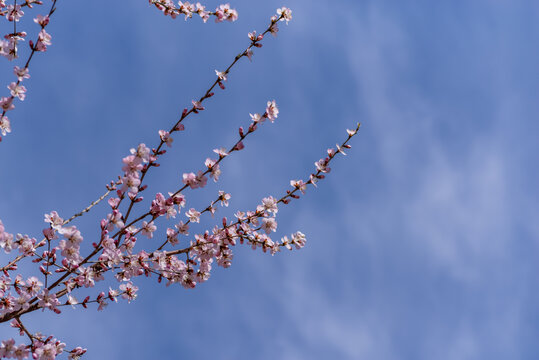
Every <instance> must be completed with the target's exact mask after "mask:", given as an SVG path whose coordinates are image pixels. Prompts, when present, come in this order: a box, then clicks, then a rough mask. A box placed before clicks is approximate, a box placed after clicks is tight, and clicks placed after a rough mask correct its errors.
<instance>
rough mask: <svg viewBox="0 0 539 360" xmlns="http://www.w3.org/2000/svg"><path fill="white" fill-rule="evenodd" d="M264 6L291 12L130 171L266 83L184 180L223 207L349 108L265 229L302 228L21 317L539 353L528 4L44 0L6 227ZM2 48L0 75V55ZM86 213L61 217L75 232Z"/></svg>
mask: <svg viewBox="0 0 539 360" xmlns="http://www.w3.org/2000/svg"><path fill="white" fill-rule="evenodd" d="M48 3H49V2H48V1H46V5H47V6H48ZM205 4H206V5H207V6H208V7H209V8H214V7H215V6H217V5H218V4H219V2H217V1H213V0H211V1H209V0H208V1H206V2H205ZM283 5H286V6H288V7H290V8H292V10H293V17H294V19H293V20H292V21H291V22H290V24H289V25H288V26H285V25H284V23H281V31H280V32H279V36H278V37H277V38H276V39H274V38H272V37H268V38H267V39H265V40H264V42H263V44H264V47H263V48H262V49H258V50H257V51H256V52H255V55H254V58H253V62H252V63H249V61H247V60H246V59H242V61H241V62H240V63H239V64H238V65H237V66H236V67H235V68H234V69H233V71H232V73H231V74H230V76H229V81H228V82H227V84H226V85H227V89H226V91H220V90H219V89H218V91H216V96H215V97H214V98H212V99H209V100H208V101H207V103H206V108H207V110H206V111H204V112H202V113H201V114H200V115H197V116H194V117H190V118H189V119H188V120H187V121H186V123H185V124H186V128H187V131H186V132H185V133H182V134H180V136H178V137H176V140H175V142H174V147H173V148H172V150H171V151H170V153H168V154H167V155H166V156H165V157H164V158H163V161H162V166H161V167H160V168H159V169H156V170H155V171H152V174H151V176H149V183H150V190H149V191H151V192H152V193H155V192H157V191H161V192H166V191H170V190H174V189H177V188H178V187H179V185H180V179H181V174H182V173H183V172H190V171H195V170H197V169H201V168H202V166H203V161H204V160H205V158H206V157H207V156H210V155H211V154H212V152H211V150H212V149H213V148H215V147H220V146H229V144H232V142H233V141H235V138H236V134H237V127H238V126H240V125H245V124H247V123H248V121H249V113H250V112H251V113H253V112H262V111H263V110H264V107H265V103H266V101H267V100H270V99H276V100H277V103H278V104H279V107H280V111H281V112H280V116H279V118H278V120H277V121H276V123H275V124H264V126H263V127H262V128H261V129H260V131H259V132H257V133H256V134H254V136H253V137H252V138H249V139H248V140H247V141H246V149H245V150H244V151H242V152H241V153H236V154H234V156H233V157H231V158H229V159H227V160H226V162H225V163H224V164H223V176H222V180H221V181H220V182H219V183H217V184H213V183H212V184H210V186H208V187H207V188H205V189H203V190H196V191H189V192H188V193H187V199H188V201H189V205H190V206H193V207H198V208H200V207H202V206H205V204H207V202H208V201H209V200H210V199H212V198H214V197H215V196H216V194H217V191H218V190H220V189H222V190H225V191H227V192H230V193H231V194H232V202H231V206H230V208H229V210H228V212H226V211H225V212H223V211H222V210H219V212H220V214H221V216H222V215H223V214H228V215H229V216H230V212H231V211H235V210H248V209H253V208H254V207H255V206H256V205H257V203H258V202H259V201H260V199H261V198H263V197H265V196H267V195H270V194H272V195H274V196H279V195H281V194H283V192H284V191H285V190H286V189H287V188H288V182H289V180H290V179H296V178H300V177H305V175H308V174H309V172H310V171H312V169H313V162H314V161H316V160H318V159H319V158H320V157H322V156H323V155H324V154H325V150H326V148H327V147H330V146H333V145H334V144H335V143H336V142H337V141H341V140H342V139H343V138H344V137H345V136H346V134H345V129H346V128H352V127H353V126H354V125H355V123H356V122H358V121H359V122H361V123H362V124H363V125H362V129H361V131H360V134H359V135H358V136H357V137H356V138H355V139H354V141H353V145H354V146H353V148H352V149H351V150H350V151H348V153H349V155H348V156H347V157H346V158H338V159H336V161H335V162H334V164H333V166H332V168H333V170H332V172H331V174H329V175H330V176H329V177H328V179H327V180H325V181H323V182H321V183H320V185H319V188H318V189H317V190H316V191H312V190H309V191H308V193H307V195H306V196H305V197H304V198H302V199H301V200H300V201H295V202H293V203H292V204H291V205H289V206H287V207H281V209H280V211H279V217H278V221H279V228H278V233H277V235H276V238H277V239H278V238H280V236H282V235H285V234H289V233H292V232H295V231H297V230H301V231H302V232H304V233H305V234H306V235H307V237H308V244H307V246H306V248H305V249H303V250H301V251H297V252H290V253H289V252H285V253H280V254H277V255H276V256H274V257H271V256H270V255H268V254H263V253H262V252H260V251H257V252H253V251H252V250H250V249H249V248H247V247H243V248H242V247H238V248H237V249H236V252H235V258H234V261H233V265H232V267H231V268H230V269H228V270H224V269H222V268H217V269H216V270H215V271H214V272H213V273H212V277H211V279H210V280H209V281H208V282H207V283H205V284H203V285H201V286H200V287H198V288H197V289H196V290H194V291H187V290H184V289H183V288H181V287H180V286H173V287H169V288H166V287H165V286H163V285H158V284H157V283H156V282H155V278H151V279H149V280H146V279H138V281H137V284H138V285H139V287H140V288H141V290H140V295H139V298H138V299H137V300H136V301H135V302H134V303H131V304H129V305H128V304H127V303H125V302H121V303H120V304H118V305H111V306H109V308H108V309H107V310H106V311H104V312H96V311H95V308H92V309H90V310H86V311H82V310H76V311H75V310H70V309H64V313H63V314H62V316H54V314H52V313H51V314H48V313H39V314H35V315H32V319H31V320H30V318H29V320H28V325H29V327H30V328H31V330H33V331H43V332H44V333H46V334H49V333H52V334H54V335H55V336H57V337H58V338H60V339H62V340H63V341H65V342H66V343H67V344H68V347H69V348H72V347H75V346H78V345H80V346H83V347H86V348H88V349H89V353H88V358H89V359H120V358H128V359H183V358H185V359H208V358H216V359H328V358H334V359H537V358H538V357H539V346H538V345H537V344H538V342H537V339H538V337H539V311H538V309H539V291H538V286H539V281H538V280H537V270H538V265H537V260H538V251H539V240H538V235H539V221H538V215H539V214H538V210H537V209H538V205H539V204H538V200H539V192H538V189H537V184H538V181H539V176H538V175H539V171H538V166H537V160H538V158H537V155H538V150H539V146H538V141H537V140H538V131H539V127H538V125H537V124H538V120H537V115H538V114H539V101H538V94H539V66H538V64H539V49H538V47H537V44H538V43H539V25H538V22H537V19H538V17H539V4H538V3H537V2H535V1H515V0H506V1H504V0H488V1H487V0H484V1H473V2H472V1H452V2H442V3H440V2H432V1H406V2H403V1H363V0H350V1H344V0H343V1H319V0H308V1H307V0H288V1H287V2H285V3H281V2H276V1H273V0H267V1H247V0H236V1H234V2H233V3H232V6H233V7H235V8H236V9H237V10H238V12H239V19H238V21H237V22H235V23H233V24H230V23H223V24H215V23H213V21H210V22H208V23H207V24H203V23H202V21H201V20H200V19H198V18H193V19H192V20H190V21H188V22H185V21H184V20H183V18H177V19H176V20H172V19H170V18H168V17H164V16H163V15H162V14H161V13H160V12H159V11H157V9H154V8H153V7H150V6H149V5H148V2H147V1H144V0H140V1H106V0H95V1H90V2H88V1H84V2H83V1H80V0H71V1H65V0H59V2H58V11H57V12H56V13H55V14H54V16H53V18H52V20H51V24H50V26H49V27H48V28H47V29H48V30H49V32H50V33H51V34H52V36H53V45H52V46H51V47H50V48H49V51H48V52H47V53H46V54H37V55H36V58H35V59H34V60H33V62H32V64H31V70H30V73H31V76H32V77H31V79H29V80H27V81H25V85H26V87H27V88H28V97H27V99H26V100H25V101H24V102H23V103H21V102H17V103H16V105H17V108H16V109H15V111H13V112H11V113H10V118H11V119H12V128H13V133H12V134H11V135H9V136H7V137H5V139H4V141H3V142H2V143H1V144H0V154H1V158H2V161H1V164H2V166H1V171H0V199H1V200H0V219H2V221H3V222H4V224H5V226H6V228H7V230H8V231H11V232H14V233H16V232H21V233H28V234H30V235H32V236H36V237H37V236H39V234H40V232H41V229H42V228H43V227H44V223H43V214H44V213H47V212H49V211H51V210H57V211H59V212H60V214H61V215H63V216H64V217H68V216H70V215H71V214H73V213H74V212H77V211H79V210H80V209H82V208H83V207H85V206H86V205H87V204H88V203H89V202H90V201H92V200H93V199H95V198H96V197H97V196H98V195H100V194H101V193H102V192H103V190H104V184H105V183H107V182H108V181H110V180H112V179H114V178H115V177H116V176H117V175H118V174H120V168H121V158H122V157H123V156H125V155H127V154H128V151H129V149H130V148H131V147H134V146H136V145H137V144H138V143H139V142H145V143H146V144H148V145H153V144H155V143H156V139H157V130H159V129H168V128H169V127H170V126H171V124H172V123H173V122H174V121H175V120H176V119H177V118H178V115H179V114H180V113H181V109H183V108H184V107H186V106H188V105H189V104H190V102H191V100H192V99H195V98H198V97H200V95H201V94H203V92H204V91H205V89H206V88H207V87H208V86H209V84H210V83H211V82H212V81H213V79H214V76H215V73H214V69H219V70H223V69H224V68H225V67H226V66H227V65H228V64H229V63H230V62H231V60H232V59H233V57H234V56H235V55H236V54H237V53H239V52H240V51H242V50H243V49H244V48H245V47H246V46H247V45H248V39H247V32H249V31H252V30H254V29H257V30H259V31H260V30H263V29H264V28H265V27H266V26H267V23H268V19H269V17H270V16H271V15H272V14H273V13H274V12H275V9H276V8H277V7H280V6H283ZM41 9H42V10H39V11H41V12H44V11H45V9H44V8H43V7H42V8H41ZM33 14H35V12H34V13H33ZM30 20H31V17H30V16H28V17H27V18H26V22H25V23H23V24H26V25H23V24H21V27H22V28H23V29H24V30H26V31H28V32H29V33H30V38H34V37H35V32H36V30H37V25H35V24H33V23H31V22H29V21H30ZM1 23H2V25H1V26H2V27H1V29H2V30H5V31H3V32H2V33H5V32H7V30H6V29H7V28H6V21H5V20H2V22H1ZM25 51H26V50H25ZM0 60H1V63H2V69H1V70H0V80H1V81H0V83H1V84H5V85H7V84H8V83H9V82H11V81H12V79H13V75H12V73H11V68H12V66H13V65H14V64H13V63H8V61H7V60H5V59H0ZM2 86H4V85H2ZM3 93H4V94H7V89H5V88H4V90H3ZM105 211H106V206H101V207H98V208H96V209H94V210H92V212H91V213H90V214H88V215H86V216H85V217H84V218H82V219H80V220H79V221H78V222H77V223H76V224H77V226H79V227H80V228H81V229H82V230H83V234H84V236H85V238H86V240H87V241H88V242H91V241H94V239H95V236H96V234H98V227H97V223H98V220H99V219H100V218H101V217H102V216H103V215H104V214H105ZM139 211H142V210H139ZM208 219H209V217H206V218H205V220H206V221H208ZM217 219H219V217H216V219H215V220H213V221H214V222H215V221H217ZM206 224H207V226H208V227H209V226H211V224H212V222H211V221H209V222H207V223H206ZM203 229H204V228H203V227H201V228H200V229H199V230H200V231H202V230H203ZM140 241H141V242H142V241H148V242H151V241H150V240H147V239H143V238H141V240H140ZM155 241H157V240H155ZM148 246H151V245H148ZM2 259H5V257H3V258H2ZM2 261H5V260H2ZM112 284H113V283H112ZM8 334H9V335H8ZM0 335H2V338H6V337H7V336H14V335H13V332H12V331H11V329H9V328H8V327H7V326H4V327H3V328H2V329H1V330H0ZM21 339H22V338H21Z"/></svg>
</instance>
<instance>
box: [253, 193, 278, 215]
mask: <svg viewBox="0 0 539 360" xmlns="http://www.w3.org/2000/svg"><path fill="white" fill-rule="evenodd" d="M257 210H258V209H257ZM260 210H261V211H269V212H271V213H273V215H275V214H277V211H278V208H277V200H275V198H274V197H273V196H268V197H267V198H263V199H262V206H261V209H260Z"/></svg>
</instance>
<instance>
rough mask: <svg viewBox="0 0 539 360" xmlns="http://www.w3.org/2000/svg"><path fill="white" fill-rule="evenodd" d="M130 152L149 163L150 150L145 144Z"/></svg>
mask: <svg viewBox="0 0 539 360" xmlns="http://www.w3.org/2000/svg"><path fill="white" fill-rule="evenodd" d="M130 152H131V154H132V155H135V157H137V158H140V159H142V161H144V162H148V161H150V149H149V148H148V147H147V146H146V145H145V144H139V146H138V147H137V148H136V149H131V150H130Z"/></svg>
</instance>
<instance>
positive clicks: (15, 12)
mask: <svg viewBox="0 0 539 360" xmlns="http://www.w3.org/2000/svg"><path fill="white" fill-rule="evenodd" d="M23 15H24V11H22V10H21V6H20V5H16V6H13V5H8V6H7V12H6V19H7V20H8V21H19V20H20V18H21V17H22V16H23Z"/></svg>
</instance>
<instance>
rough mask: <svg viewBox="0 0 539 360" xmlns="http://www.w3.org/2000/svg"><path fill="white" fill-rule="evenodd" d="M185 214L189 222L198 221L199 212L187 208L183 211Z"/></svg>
mask: <svg viewBox="0 0 539 360" xmlns="http://www.w3.org/2000/svg"><path fill="white" fill-rule="evenodd" d="M185 216H187V217H188V218H189V221H191V222H196V223H198V222H200V213H199V212H198V211H196V210H195V209H189V211H187V212H186V213H185Z"/></svg>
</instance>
